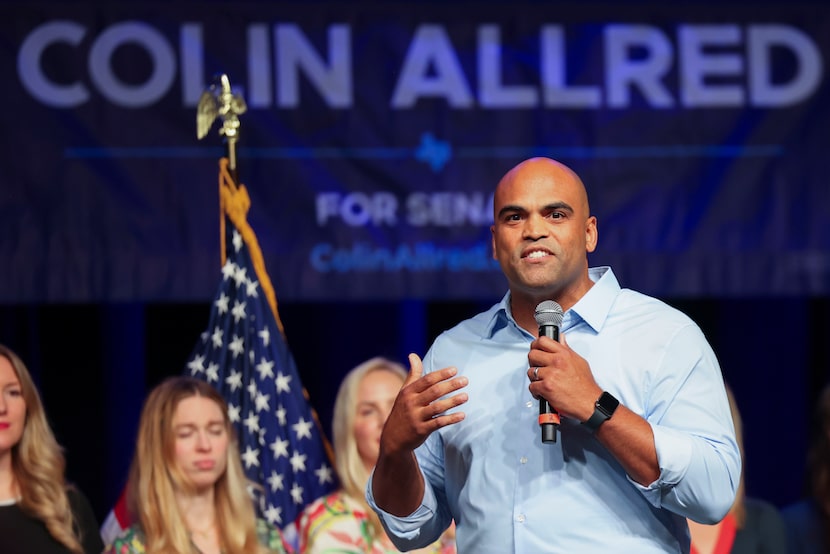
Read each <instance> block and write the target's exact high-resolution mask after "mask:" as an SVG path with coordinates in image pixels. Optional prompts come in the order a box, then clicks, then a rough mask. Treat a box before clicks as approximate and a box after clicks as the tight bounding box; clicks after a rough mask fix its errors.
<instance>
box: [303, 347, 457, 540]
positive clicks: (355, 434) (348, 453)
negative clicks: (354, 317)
mask: <svg viewBox="0 0 830 554" xmlns="http://www.w3.org/2000/svg"><path fill="white" fill-rule="evenodd" d="M405 380H406V370H405V369H404V368H403V366H402V365H400V364H398V363H395V362H392V361H390V360H387V359H385V358H373V359H371V360H368V361H366V362H364V363H362V364H361V365H359V366H357V367H356V368H354V369H353V370H351V371H350V372H349V373H348V374H347V375H346V377H345V379H344V380H343V382H342V383H341V384H340V389H339V390H338V392H337V398H336V400H335V403H334V421H333V425H332V434H333V436H334V452H335V459H336V465H337V474H338V476H339V477H340V483H341V488H340V489H339V490H337V491H335V492H334V493H332V494H330V495H328V496H324V497H323V498H321V499H318V500H317V501H315V502H313V503H311V504H310V505H309V506H308V507H307V508H306V509H305V510H304V511H303V514H302V515H301V516H300V520H299V535H300V537H299V538H300V552H303V553H305V554H324V553H331V554H333V553H337V554H387V553H392V552H398V550H397V549H396V548H395V547H394V545H393V544H392V542H391V541H390V540H389V538H388V537H387V536H386V533H385V532H384V530H383V528H382V527H381V525H380V520H379V519H378V517H377V515H376V514H375V513H374V512H373V511H372V510H371V509H370V508H369V505H368V504H367V503H366V499H365V496H364V490H365V488H366V483H367V482H368V481H369V474H370V473H371V471H372V468H373V467H374V465H375V462H376V461H377V458H378V446H379V444H380V433H381V430H382V429H383V424H384V423H385V422H386V418H387V417H388V416H389V412H390V410H391V409H392V404H393V403H394V401H395V397H396V396H397V394H398V391H399V390H400V388H401V386H402V385H403V382H404V381H405ZM451 529H452V528H451ZM417 552H422V553H430V554H439V553H440V554H454V553H455V541H454V540H453V537H452V534H445V536H443V537H442V538H441V540H440V541H438V542H436V543H434V544H433V545H431V546H430V547H427V548H425V549H421V550H418V551H417Z"/></svg>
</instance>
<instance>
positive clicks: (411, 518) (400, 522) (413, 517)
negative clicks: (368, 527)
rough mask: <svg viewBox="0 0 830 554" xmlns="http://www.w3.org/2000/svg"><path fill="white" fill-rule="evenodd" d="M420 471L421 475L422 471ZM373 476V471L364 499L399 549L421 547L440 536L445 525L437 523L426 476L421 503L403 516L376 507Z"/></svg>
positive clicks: (436, 514)
mask: <svg viewBox="0 0 830 554" xmlns="http://www.w3.org/2000/svg"><path fill="white" fill-rule="evenodd" d="M421 473H422V475H423V471H422V472H421ZM373 477H374V472H373V473H372V476H371V477H370V478H369V483H368V484H367V485H366V501H367V502H368V503H369V506H371V507H372V509H373V510H374V511H375V512H376V513H377V514H378V516H379V517H380V522H381V524H382V525H383V528H384V529H386V533H387V534H388V535H389V538H390V539H392V542H393V543H394V544H395V546H396V547H398V549H399V550H401V551H403V552H406V551H409V550H414V549H416V548H423V547H425V546H428V545H429V544H431V543H433V542H435V541H436V540H437V539H438V538H439V537H440V536H441V533H442V532H443V531H444V529H445V527H446V526H444V527H441V526H440V524H439V523H438V521H439V518H438V502H437V500H436V498H435V493H434V492H433V490H432V487H431V486H430V485H429V481H428V480H427V479H426V477H424V483H425V484H426V486H425V487H424V498H423V499H422V500H421V505H420V506H418V508H416V509H415V511H414V512H412V513H411V514H409V515H408V516H405V517H400V516H395V515H392V514H390V513H388V512H385V511H383V510H382V509H380V508H379V507H378V505H377V504H376V503H375V498H374V496H373V495H372V478H373Z"/></svg>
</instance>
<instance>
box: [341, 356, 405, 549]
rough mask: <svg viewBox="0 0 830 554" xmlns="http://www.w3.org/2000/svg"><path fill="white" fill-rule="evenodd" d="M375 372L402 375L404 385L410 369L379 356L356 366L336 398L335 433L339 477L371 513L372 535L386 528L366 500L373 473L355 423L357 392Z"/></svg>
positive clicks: (376, 535) (350, 492)
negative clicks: (362, 454)
mask: <svg viewBox="0 0 830 554" xmlns="http://www.w3.org/2000/svg"><path fill="white" fill-rule="evenodd" d="M372 371H389V372H391V373H394V374H395V375H399V376H400V377H401V384H403V382H404V381H405V380H406V375H407V371H406V369H405V368H404V367H403V366H402V365H401V364H399V363H397V362H393V361H391V360H388V359H386V358H382V357H376V358H372V359H371V360H367V361H365V362H363V363H362V364H360V365H359V366H357V367H355V368H354V369H352V370H351V371H349V373H348V374H346V377H345V378H344V379H343V382H342V383H340V388H339V389H338V391H337V398H336V399H335V401H334V414H333V422H332V436H333V438H334V458H335V462H336V464H337V476H338V477H339V478H340V485H341V487H342V488H343V491H344V492H345V493H346V494H347V495H348V496H349V497H350V498H351V499H352V500H354V501H355V502H357V503H358V504H359V505H360V506H361V508H362V509H363V510H364V511H365V512H366V513H367V514H368V516H369V523H370V525H371V531H372V536H373V537H374V538H377V537H382V536H384V535H385V531H384V530H383V528H382V527H381V524H380V520H379V519H378V516H377V514H375V512H374V511H373V510H372V509H371V508H370V507H369V505H368V504H367V503H366V496H365V492H364V491H365V489H366V483H368V482H369V472H368V471H367V470H366V466H365V464H364V463H363V460H362V459H361V458H360V453H359V452H358V450H357V440H356V439H355V435H354V422H355V417H356V415H357V392H358V389H359V388H360V383H361V381H363V378H364V377H365V376H366V375H367V374H368V373H370V372H372Z"/></svg>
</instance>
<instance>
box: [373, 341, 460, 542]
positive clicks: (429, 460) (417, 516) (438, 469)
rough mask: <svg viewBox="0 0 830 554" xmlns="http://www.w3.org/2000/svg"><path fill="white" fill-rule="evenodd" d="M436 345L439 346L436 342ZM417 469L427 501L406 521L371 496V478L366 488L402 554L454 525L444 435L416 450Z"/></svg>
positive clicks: (429, 359)
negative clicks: (446, 487) (446, 480)
mask: <svg viewBox="0 0 830 554" xmlns="http://www.w3.org/2000/svg"><path fill="white" fill-rule="evenodd" d="M436 344H437V342H436ZM435 348H436V347H435V344H433V347H432V348H431V349H430V351H429V352H427V354H426V356H424V360H423V364H424V374H427V373H429V372H431V371H432V370H433V369H434V368H433V360H434V352H435ZM415 456H416V458H417V459H418V466H419V469H420V471H421V476H422V477H423V480H424V498H423V499H422V500H421V505H420V506H418V508H417V509H416V510H415V511H414V512H412V513H411V514H409V515H408V516H406V517H399V516H394V515H392V514H390V513H388V512H385V511H383V510H381V509H380V508H378V506H377V504H376V503H375V499H374V497H373V495H372V477H374V472H373V474H372V477H370V478H369V483H368V484H367V485H366V501H367V502H368V503H369V506H371V507H372V509H373V510H375V512H377V514H378V516H379V517H380V521H381V524H382V525H383V527H384V529H386V532H387V534H388V535H389V538H390V539H392V542H393V543H394V544H395V546H397V547H398V549H400V550H402V551H408V550H413V549H415V548H423V547H425V546H428V545H430V544H432V543H433V542H435V541H437V540H438V539H439V538H440V536H441V534H442V533H443V532H444V531H445V530H446V529H447V528H448V527H449V526H450V524H451V523H452V516H450V515H449V508H448V507H447V501H446V494H445V492H444V484H443V479H444V473H443V468H444V459H443V447H442V444H441V434H440V432H439V431H436V432H433V433H432V434H431V435H430V436H429V437H427V440H426V441H424V443H423V444H422V445H421V446H419V447H418V448H417V449H416V450H415Z"/></svg>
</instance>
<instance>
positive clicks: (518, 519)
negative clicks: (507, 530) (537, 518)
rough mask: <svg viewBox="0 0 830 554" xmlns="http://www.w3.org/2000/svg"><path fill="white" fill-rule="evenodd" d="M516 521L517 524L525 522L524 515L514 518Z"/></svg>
mask: <svg viewBox="0 0 830 554" xmlns="http://www.w3.org/2000/svg"><path fill="white" fill-rule="evenodd" d="M516 521H518V522H519V523H524V522H525V515H524V514H519V515H518V516H516Z"/></svg>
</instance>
